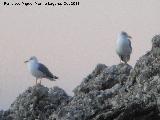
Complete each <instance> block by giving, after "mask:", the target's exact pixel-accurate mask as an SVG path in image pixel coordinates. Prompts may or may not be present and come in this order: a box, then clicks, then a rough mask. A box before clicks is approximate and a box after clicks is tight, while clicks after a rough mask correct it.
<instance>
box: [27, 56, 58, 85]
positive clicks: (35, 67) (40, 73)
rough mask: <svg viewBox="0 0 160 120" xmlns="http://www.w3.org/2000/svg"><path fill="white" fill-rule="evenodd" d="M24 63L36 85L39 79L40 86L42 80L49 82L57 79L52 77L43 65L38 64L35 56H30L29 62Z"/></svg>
mask: <svg viewBox="0 0 160 120" xmlns="http://www.w3.org/2000/svg"><path fill="white" fill-rule="evenodd" d="M25 63H27V67H28V70H29V72H30V73H31V74H32V75H33V76H34V77H35V78H36V84H37V80H38V79H40V84H41V79H42V78H47V79H49V80H51V81H55V79H58V77H57V76H55V75H53V74H52V73H51V72H50V71H49V69H48V68H47V67H46V66H45V65H44V64H42V63H39V62H38V59H37V58H36V57H35V56H32V57H31V58H30V59H29V60H27V61H25Z"/></svg>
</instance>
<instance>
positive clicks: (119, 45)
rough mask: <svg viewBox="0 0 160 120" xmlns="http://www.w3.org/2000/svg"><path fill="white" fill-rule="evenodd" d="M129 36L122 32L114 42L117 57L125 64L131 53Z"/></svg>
mask: <svg viewBox="0 0 160 120" xmlns="http://www.w3.org/2000/svg"><path fill="white" fill-rule="evenodd" d="M130 38H131V36H129V35H128V34H127V33H126V32H124V31H122V32H120V33H119V34H118V38H117V41H116V52H117V54H118V55H119V57H120V59H121V61H123V62H125V63H127V62H128V61H129V59H130V55H131V53H132V46H131V41H130Z"/></svg>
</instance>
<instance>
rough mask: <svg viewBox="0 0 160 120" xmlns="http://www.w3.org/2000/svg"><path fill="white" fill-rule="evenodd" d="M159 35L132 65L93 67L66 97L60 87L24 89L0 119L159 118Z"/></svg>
mask: <svg viewBox="0 0 160 120" xmlns="http://www.w3.org/2000/svg"><path fill="white" fill-rule="evenodd" d="M159 93H160V35H156V36H155V37H153V39H152V49H151V50H150V51H149V52H147V53H146V54H145V55H144V56H142V57H140V58H139V60H138V61H137V63H136V64H135V66H134V68H132V67H131V66H130V65H128V64H118V65H113V66H110V67H109V66H106V65H104V64H98V65H97V67H96V68H95V70H94V71H93V72H92V73H91V74H90V75H88V76H87V77H86V78H85V79H84V80H83V81H82V83H81V84H80V85H79V86H77V87H76V88H75V89H74V96H73V97H69V96H68V95H67V94H66V93H65V91H64V90H62V89H60V88H58V87H54V88H52V89H49V88H47V87H44V86H42V85H37V86H33V87H30V88H28V89H27V90H26V91H25V92H24V93H22V94H21V95H20V96H19V97H18V98H17V99H16V100H15V102H13V104H12V105H11V107H10V109H9V110H8V111H0V120H35V119H36V120H159V119H160V112H159V111H160V94H159Z"/></svg>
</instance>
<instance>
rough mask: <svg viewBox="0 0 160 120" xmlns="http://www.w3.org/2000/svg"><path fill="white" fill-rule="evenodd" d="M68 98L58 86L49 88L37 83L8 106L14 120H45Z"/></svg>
mask: <svg viewBox="0 0 160 120" xmlns="http://www.w3.org/2000/svg"><path fill="white" fill-rule="evenodd" d="M69 99H70V97H69V96H68V95H67V94H66V93H65V91H64V90H62V89H60V88H58V87H54V88H50V89H49V88H47V87H44V86H42V85H40V84H38V85H36V86H33V87H29V88H28V89H27V90H26V91H25V92H24V93H22V94H21V95H19V96H18V97H17V99H16V100H15V101H14V102H13V104H12V105H11V107H10V111H11V112H12V114H11V115H10V116H11V117H12V119H14V120H36V119H37V120H47V119H49V116H50V115H51V114H52V113H54V112H55V111H56V110H58V109H60V108H61V106H63V105H65V104H67V102H68V101H69Z"/></svg>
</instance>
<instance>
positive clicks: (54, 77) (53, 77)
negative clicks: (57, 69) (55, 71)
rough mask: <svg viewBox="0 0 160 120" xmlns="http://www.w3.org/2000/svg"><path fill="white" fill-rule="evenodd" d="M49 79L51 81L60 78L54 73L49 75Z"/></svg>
mask: <svg viewBox="0 0 160 120" xmlns="http://www.w3.org/2000/svg"><path fill="white" fill-rule="evenodd" d="M48 79H49V80H51V81H56V79H58V77H57V76H54V75H53V76H51V77H48Z"/></svg>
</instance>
